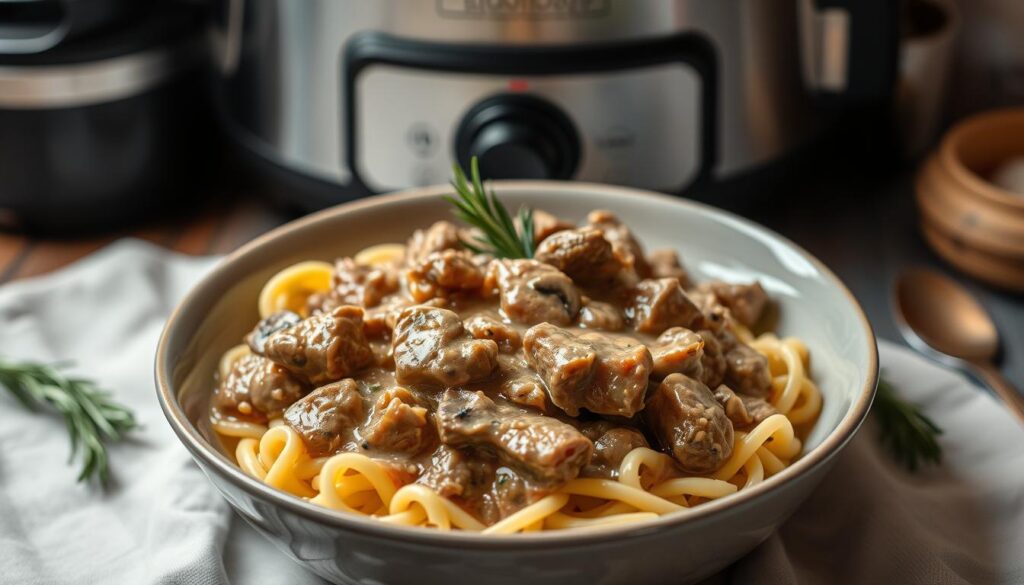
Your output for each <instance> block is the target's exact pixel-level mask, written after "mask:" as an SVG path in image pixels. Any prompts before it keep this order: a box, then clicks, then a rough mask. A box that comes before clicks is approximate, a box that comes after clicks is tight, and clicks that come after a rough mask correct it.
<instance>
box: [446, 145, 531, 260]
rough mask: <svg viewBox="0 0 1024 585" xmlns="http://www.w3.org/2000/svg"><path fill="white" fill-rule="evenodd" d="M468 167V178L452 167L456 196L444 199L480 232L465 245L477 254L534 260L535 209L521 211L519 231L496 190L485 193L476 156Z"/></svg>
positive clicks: (519, 214) (526, 208)
mask: <svg viewBox="0 0 1024 585" xmlns="http://www.w3.org/2000/svg"><path fill="white" fill-rule="evenodd" d="M469 164H470V176H469V178H468V179H467V177H466V173H465V172H464V171H463V170H462V168H461V167H460V166H459V165H458V164H457V163H456V164H453V165H452V171H453V175H454V177H453V179H452V187H454V188H455V196H445V200H446V201H448V202H449V203H451V204H452V205H454V206H455V209H453V210H452V213H454V214H455V216H456V217H458V218H459V219H461V220H462V221H464V222H466V223H468V224H469V225H471V226H473V227H475V228H477V229H478V230H479V233H478V234H477V235H476V236H475V237H474V238H473V240H472V241H466V240H463V242H462V243H463V245H464V246H466V248H468V249H470V250H472V251H473V252H475V253H477V254H491V255H493V256H495V257H496V258H532V257H533V235H534V229H533V210H532V209H530V208H529V207H525V206H524V207H520V208H519V213H518V214H517V219H518V220H519V228H518V229H517V228H516V225H515V222H514V221H513V220H512V216H511V215H510V214H509V212H508V210H507V209H505V206H504V205H502V203H501V201H499V200H498V198H497V197H496V196H495V195H494V191H493V190H492V191H491V192H490V193H488V192H487V191H485V190H484V185H483V181H482V180H481V179H480V168H479V165H478V164H477V160H476V157H473V158H472V160H471V161H470V163H469Z"/></svg>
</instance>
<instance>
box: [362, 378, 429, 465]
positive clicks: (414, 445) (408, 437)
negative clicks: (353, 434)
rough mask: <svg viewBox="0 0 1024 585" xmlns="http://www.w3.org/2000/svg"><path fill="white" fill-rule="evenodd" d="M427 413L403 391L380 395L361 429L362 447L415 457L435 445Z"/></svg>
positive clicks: (409, 393)
mask: <svg viewBox="0 0 1024 585" xmlns="http://www.w3.org/2000/svg"><path fill="white" fill-rule="evenodd" d="M430 422H431V420H430V414H429V412H428V411H427V409H426V408H424V406H423V405H421V404H419V401H418V400H416V398H415V397H414V396H413V395H412V393H411V392H409V391H408V390H407V389H405V388H401V387H398V388H391V389H388V390H385V391H384V392H381V393H380V395H379V396H377V400H376V402H375V404H374V406H373V412H372V413H370V420H369V421H367V423H366V426H365V427H363V428H362V429H360V431H359V435H360V436H361V437H362V439H363V441H365V446H367V447H369V448H371V449H375V450H378V451H384V452H386V453H404V454H406V455H415V454H416V453H420V452H422V451H424V450H425V449H426V448H427V447H429V446H431V445H434V444H435V442H434V429H433V425H431V424H430Z"/></svg>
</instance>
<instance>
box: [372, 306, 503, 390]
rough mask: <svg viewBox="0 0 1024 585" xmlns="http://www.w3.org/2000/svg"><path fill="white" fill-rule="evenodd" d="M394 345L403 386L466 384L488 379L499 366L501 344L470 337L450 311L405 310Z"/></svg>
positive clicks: (424, 307)
mask: <svg viewBox="0 0 1024 585" xmlns="http://www.w3.org/2000/svg"><path fill="white" fill-rule="evenodd" d="M392 343H393V345H392V347H393V353H394V357H395V376H396V378H397V379H398V381H399V382H401V383H403V384H415V383H433V384H440V385H442V386H446V387H447V386H456V385H460V384H466V383H468V382H472V381H475V380H481V379H483V378H486V377H487V376H489V375H490V374H491V372H492V371H494V368H495V367H496V366H497V363H498V345H497V344H496V343H495V342H493V341H491V340H489V339H471V338H469V337H468V336H467V335H466V331H465V328H464V327H463V326H462V321H461V320H460V319H459V316H458V315H456V314H455V313H454V312H452V311H449V310H447V309H438V308H434V307H428V306H424V305H419V306H415V307H409V308H407V309H405V310H404V311H402V313H401V314H400V315H399V317H398V322H397V323H396V324H395V333H394V340H393V342H392Z"/></svg>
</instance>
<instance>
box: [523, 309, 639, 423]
mask: <svg viewBox="0 0 1024 585" xmlns="http://www.w3.org/2000/svg"><path fill="white" fill-rule="evenodd" d="M523 349H524V350H525V352H526V362H527V363H528V364H529V365H530V367H531V368H533V369H534V370H535V371H536V372H537V373H538V374H540V376H541V379H543V380H544V384H545V385H546V386H547V390H548V395H549V396H550V398H551V402H552V403H553V404H554V405H555V406H557V407H559V408H561V409H562V410H564V411H565V412H566V413H568V414H569V415H571V416H577V415H579V411H580V409H581V408H586V409H587V410H589V411H591V412H595V413H599V414H612V415H621V416H627V417H628V416H633V415H634V414H636V413H637V412H639V411H640V410H641V409H642V408H643V407H644V394H645V393H646V391H647V378H648V376H650V374H651V370H652V368H653V364H652V359H651V353H650V352H649V351H648V350H647V348H646V347H645V346H643V345H641V344H640V343H639V342H637V341H635V340H633V339H629V338H625V337H611V336H608V335H604V334H601V333H596V332H593V333H592V332H587V333H583V334H581V335H573V334H572V333H570V332H568V331H566V330H564V329H561V328H559V327H555V326H554V325H551V324H548V323H541V324H540V325H536V326H534V327H531V328H530V329H529V331H527V332H526V336H525V337H524V338H523Z"/></svg>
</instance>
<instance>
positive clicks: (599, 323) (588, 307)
mask: <svg viewBox="0 0 1024 585" xmlns="http://www.w3.org/2000/svg"><path fill="white" fill-rule="evenodd" d="M578 320H579V324H580V326H581V327H586V328H587V329H600V330H602V331H618V330H620V329H622V328H623V327H625V326H626V322H625V318H624V317H623V316H622V312H621V311H619V309H618V308H616V307H615V306H614V305H611V304H609V303H602V302H600V301H593V300H590V299H587V298H584V300H583V307H582V308H581V309H580V314H579V318H578Z"/></svg>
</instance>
